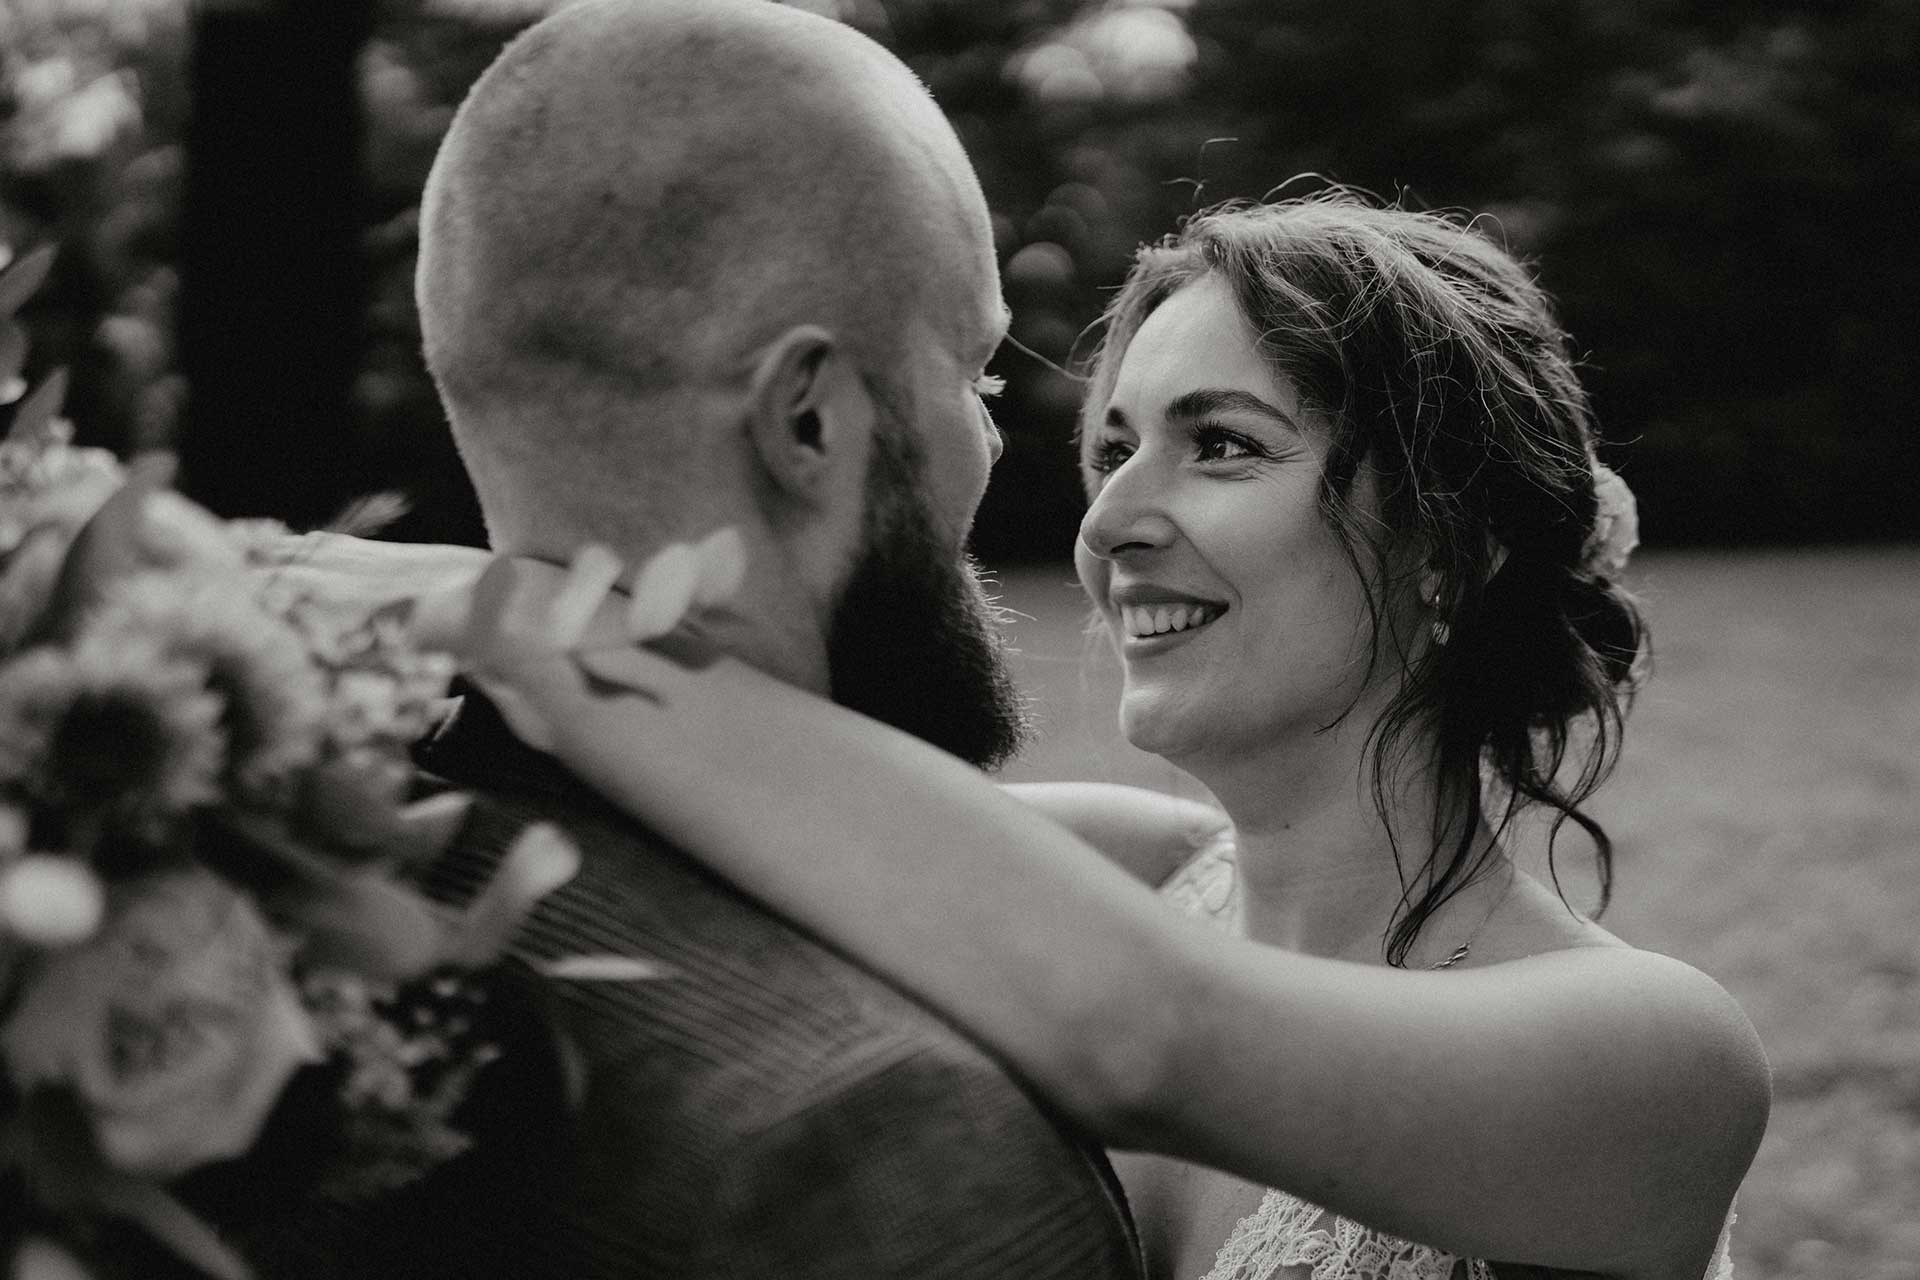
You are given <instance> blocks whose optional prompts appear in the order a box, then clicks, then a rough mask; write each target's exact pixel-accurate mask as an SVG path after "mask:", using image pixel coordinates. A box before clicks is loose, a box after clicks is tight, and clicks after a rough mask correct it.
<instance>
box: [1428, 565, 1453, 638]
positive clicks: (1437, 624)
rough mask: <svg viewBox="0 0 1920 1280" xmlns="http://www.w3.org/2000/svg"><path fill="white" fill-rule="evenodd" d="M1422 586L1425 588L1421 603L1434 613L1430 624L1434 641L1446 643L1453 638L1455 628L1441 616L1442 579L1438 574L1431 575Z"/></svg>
mask: <svg viewBox="0 0 1920 1280" xmlns="http://www.w3.org/2000/svg"><path fill="white" fill-rule="evenodd" d="M1421 586H1422V587H1424V588H1425V590H1424V591H1422V592H1421V599H1420V603H1421V604H1424V605H1426V606H1427V608H1429V609H1431V610H1433V613H1434V618H1433V621H1432V622H1431V623H1429V624H1428V627H1429V629H1430V630H1431V632H1432V633H1433V642H1434V644H1436V645H1444V644H1446V642H1447V641H1449V640H1451V639H1453V628H1452V627H1451V626H1449V625H1448V624H1447V620H1446V619H1445V618H1443V617H1441V616H1440V580H1439V578H1438V576H1437V575H1430V576H1429V577H1428V578H1427V580H1426V581H1425V582H1423V583H1421Z"/></svg>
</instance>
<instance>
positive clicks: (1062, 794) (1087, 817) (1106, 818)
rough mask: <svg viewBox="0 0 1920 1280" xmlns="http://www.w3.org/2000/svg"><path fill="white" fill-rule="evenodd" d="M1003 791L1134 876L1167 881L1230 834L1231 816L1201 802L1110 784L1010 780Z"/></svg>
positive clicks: (1154, 881) (1154, 882) (1147, 880)
mask: <svg viewBox="0 0 1920 1280" xmlns="http://www.w3.org/2000/svg"><path fill="white" fill-rule="evenodd" d="M1001 789H1002V790H1003V791H1005V792H1006V793H1007V794H1008V795H1010V796H1012V797H1013V798H1014V799H1016V800H1018V801H1020V802H1021V803H1022V804H1024V805H1026V806H1027V807H1029V808H1031V809H1036V810H1038V811H1039V812H1041V813H1044V814H1045V815H1046V816H1047V817H1049V818H1052V819H1053V820H1054V821H1055V822H1057V823H1059V824H1060V825H1061V826H1063V827H1065V828H1066V829H1067V830H1069V831H1071V832H1073V834H1075V835H1076V836H1079V837H1080V838H1081V839H1082V840H1084V841H1086V842H1087V843H1088V844H1090V845H1092V846H1093V847H1094V848H1096V849H1098V850H1099V851H1100V852H1101V853H1103V854H1105V855H1106V856H1107V858H1108V859H1110V860H1111V861H1112V862H1114V863H1115V864H1117V865H1118V866H1119V867H1121V868H1122V869H1123V870H1125V871H1126V872H1127V873H1128V874H1129V875H1131V876H1133V878H1134V879H1136V880H1139V881H1141V882H1142V883H1145V884H1150V885H1156V886H1157V885H1163V884H1165V883H1166V882H1167V880H1168V879H1169V878H1171V877H1172V875H1173V873H1174V872H1176V871H1178V870H1179V869H1180V868H1181V867H1183V866H1185V865H1186V864H1187V863H1188V862H1189V861H1191V860H1192V858H1193V856H1194V855H1195V854H1197V853H1199V852H1200V851H1201V850H1202V849H1205V848H1206V847H1207V846H1209V845H1211V844H1213V843H1214V842H1216V841H1218V840H1220V839H1222V838H1224V837H1226V836H1228V835H1229V834H1230V833H1231V831H1232V828H1233V824H1232V823H1230V822H1229V821H1228V820H1227V815H1226V814H1224V813H1222V812H1220V810H1218V809H1216V808H1214V807H1213V806H1212V805H1209V804H1202V803H1200V802H1199V801H1198V800H1183V799H1181V798H1180V797H1178V796H1170V795H1166V794H1164V793H1162V792H1159V791H1149V790H1147V789H1146V788H1144V787H1125V786H1120V785H1118V784H1116V783H1111V782H1008V783H1003V784H1001Z"/></svg>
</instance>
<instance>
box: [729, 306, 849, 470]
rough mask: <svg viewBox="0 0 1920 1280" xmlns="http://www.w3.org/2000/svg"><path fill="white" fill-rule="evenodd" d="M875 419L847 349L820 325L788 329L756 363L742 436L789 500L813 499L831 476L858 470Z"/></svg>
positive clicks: (748, 394)
mask: <svg viewBox="0 0 1920 1280" xmlns="http://www.w3.org/2000/svg"><path fill="white" fill-rule="evenodd" d="M874 416H875V406H874V403H873V397H872V395H871V394H870V393H869V392H868V390H867V387H866V384H865V383H864V382H863V381H862V380H861V378H860V375H859V372H858V370H856V369H855V368H854V367H853V363H852V361H851V360H850V359H849V358H848V356H847V351H846V348H845V347H844V346H843V345H841V344H840V342H839V341H838V340H837V339H835V338H834V336H833V335H832V334H831V333H829V332H828V331H827V330H825V329H822V328H820V327H819V326H818V325H798V326H796V327H794V328H792V329H789V330H787V331H786V332H785V333H783V334H781V335H780V336H779V337H778V338H776V339H775V340H774V341H773V342H772V343H771V344H770V345H769V346H768V347H767V348H766V350H765V351H764V352H762V353H761V356H760V359H759V361H758V362H757V363H756V364H755V365H754V370H753V378H752V382H751V384H750V386H749V389H748V393H747V431H748V434H749V436H750V438H751V439H752V441H753V448H754V452H755V454H756V455H757V456H758V458H759V461H760V466H761V468H762V469H763V470H764V471H765V472H766V474H767V477H768V478H769V479H770V480H772V482H773V484H774V485H775V487H776V488H778V489H779V490H780V491H781V492H783V493H785V494H787V495H789V496H791V497H793V498H795V499H798V500H800V501H803V502H814V501H818V500H819V499H820V498H821V497H822V496H824V494H825V492H826V491H827V490H828V489H829V488H830V487H831V486H830V484H829V482H830V480H831V479H832V477H834V476H835V475H836V474H838V473H840V472H841V470H842V469H843V468H845V467H847V466H849V465H854V466H859V465H861V463H862V460H863V459H864V458H865V457H866V450H867V442H868V437H869V436H871V435H872V432H873V424H874Z"/></svg>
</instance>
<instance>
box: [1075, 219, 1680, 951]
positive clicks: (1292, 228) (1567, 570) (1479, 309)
mask: <svg viewBox="0 0 1920 1280" xmlns="http://www.w3.org/2000/svg"><path fill="white" fill-rule="evenodd" d="M1209 275H1218V276H1219V277H1220V278H1221V279H1222V280H1223V281H1225V282H1226V284H1227V285H1228V286H1229V287H1230V288H1231V290H1232V293H1233V296H1234V298H1235V300H1236V301H1237V302H1238V304H1239V307H1240V310H1241V313H1242V314H1243V315H1244V316H1245V318H1246V319H1247V321H1248V322H1249V324H1250V325H1251V326H1252V329H1253V331H1254V333H1255V334H1256V335H1257V338H1258V343H1259V348H1260V350H1261V351H1262V353H1263V354H1265V355H1266V356H1267V358H1268V359H1270V360H1271V361H1272V362H1273V364H1274V365H1275V367H1276V368H1278V369H1279V370H1280V371H1281V372H1283V373H1284V374H1286V376H1287V377H1289V378H1290V379H1291V380H1292V381H1293V383H1294V384H1295V386H1296V387H1297V388H1298V389H1299V392H1300V394H1301V396H1302V399H1303V401H1304V402H1305V403H1306V404H1308V405H1310V406H1312V407H1314V408H1316V409H1319V410H1320V411H1321V412H1323V413H1324V414H1325V415H1326V416H1327V417H1328V419H1329V420H1330V421H1331V422H1332V423H1333V433H1332V439H1331V441H1330V442H1329V448H1328V450H1327V459H1326V471H1325V475H1324V477H1323V479H1322V483H1321V487H1320V507H1321V511H1322V514H1323V515H1324V516H1325V518H1326V520H1327V523H1328V525H1329V527H1330V528H1332V529H1333V530H1334V532H1335V533H1336V535H1337V536H1338V537H1339V539H1340V542H1341V545H1342V546H1343V547H1344V548H1345V550H1346V553H1347V556H1348V559H1349V560H1350V561H1351V562H1352V564H1353V567H1354V571H1355V573H1356V574H1357V575H1358V576H1359V578H1360V580H1361V581H1362V583H1363V584H1365V586H1366V596H1367V603H1368V610H1369V613H1370V615H1371V616H1370V623H1371V626H1370V632H1369V638H1368V649H1367V656H1368V666H1367V674H1368V677H1369V679H1371V678H1372V677H1373V676H1374V675H1375V674H1376V673H1377V672H1378V671H1379V669H1380V666H1381V663H1382V662H1383V660H1385V659H1386V657H1387V656H1388V655H1389V654H1391V656H1392V658H1393V659H1395V660H1396V661H1397V662H1398V665H1399V667H1400V670H1401V679H1400V682H1399V687H1398V689H1397V690H1396V692H1395V693H1394V696H1393V697H1392V699H1391V701H1390V702H1389V704H1388V705H1387V707H1386V709H1385V710H1384V711H1383V712H1382V714H1381V715H1380V717H1379V719H1378V720H1377V721H1376V722H1375V723H1374V724H1373V725H1372V726H1371V727H1370V729H1369V737H1368V743H1369V746H1370V748H1371V750H1370V757H1371V767H1372V786H1373V796H1374V803H1375V805H1376V806H1377V807H1378V808H1379V810H1380V812H1381V815H1382V817H1383V818H1385V817H1389V813H1390V807H1389V797H1390V795H1391V794H1392V790H1393V782H1394V778H1395V776H1396V773H1397V771H1399V770H1400V769H1402V768H1405V767H1408V766H1411V767H1414V768H1427V767H1432V768H1433V769H1434V770H1435V771H1436V773H1437V777H1438V782H1439V786H1438V799H1437V802H1436V805H1435V811H1434V815H1433V830H1432V840H1431V851H1430V852H1429V853H1428V855H1427V857H1426V859H1425V862H1424V864H1423V865H1422V866H1420V867H1419V868H1418V869H1417V870H1414V871H1413V872H1412V873H1411V874H1409V870H1408V867H1407V865H1406V863H1405V861H1404V860H1403V859H1402V858H1401V849H1400V841H1399V840H1398V838H1396V837H1395V835H1394V833H1393V830H1392V824H1391V821H1389V825H1388V834H1389V839H1390V840H1391V841H1392V844H1393V850H1394V858H1395V861H1396V863H1397V864H1398V865H1399V869H1400V879H1401V884H1402V887H1403V890H1404V892H1403V895H1402V898H1401V909H1400V910H1399V911H1398V912H1396V914H1395V919H1394V921H1393V923H1392V925H1391V926H1390V928H1389V931H1388V933H1387V934H1386V935H1385V937H1384V938H1383V945H1384V949H1385V952H1386V958H1387V960H1388V962H1389V963H1390V964H1396V965H1399V964H1404V963H1405V961H1406V956H1407V953H1408V951H1409V949H1410V948H1411V947H1412V945H1413V942H1414V940H1415V938H1416V937H1417V936H1418V935H1419V932H1420V929H1421V926H1422V925H1423V924H1424V923H1425V922H1426V921H1427V919H1428V918H1429V917H1431V916H1432V915H1433V913H1434V912H1435V911H1436V910H1438V909H1439V908H1440V907H1441V905H1443V904H1444V903H1445V902H1446V901H1447V900H1448V899H1449V898H1450V897H1452V896H1453V895H1454V894H1455V893H1457V892H1459V891H1460V890H1461V889H1462V888H1464V887H1466V885H1468V884H1469V883H1471V882H1472V880H1473V878H1474V876H1475V875H1476V874H1477V873H1478V872H1479V871H1480V870H1481V868H1482V866H1483V865H1484V864H1485V861H1486V859H1487V857H1488V856H1490V853H1491V850H1490V849H1483V850H1479V851H1476V849H1475V837H1476V835H1477V833H1478V829H1479V825H1480V822H1481V819H1482V818H1483V817H1486V818H1488V820H1489V825H1490V826H1491V827H1492V828H1493V830H1494V831H1495V832H1496V834H1497V833H1501V832H1504V831H1505V830H1506V829H1507V828H1508V827H1509V826H1510V825H1511V823H1512V821H1513V819H1514V818H1515V816H1516V815H1517V814H1519V813H1520V812H1521V811H1522V810H1523V809H1525V808H1527V807H1530V806H1535V805H1539V806H1544V807H1545V808H1547V809H1550V810H1552V811H1553V813H1554V819H1553V823H1552V827H1551V833H1550V836H1549V842H1548V857H1549V866H1552V865H1553V863H1552V854H1553V844H1554V840H1555V838H1557V837H1558V835H1559V834H1560V831H1561V828H1562V827H1563V826H1564V825H1565V823H1567V822H1568V821H1572V822H1573V823H1575V824H1576V825H1577V826H1579V827H1581V828H1582V829H1584V830H1585V831H1586V833H1587V834H1588V835H1589V836H1590V837H1591V838H1592V840H1593V844H1594V857H1595V862H1596V864H1597V869H1598V876H1599V888H1600V904H1599V905H1600V907H1601V908H1602V909H1604V907H1605V905H1606V901H1607V897H1608V895H1609V892H1610V890H1611V887H1612V876H1613V846H1612V842H1611V841H1610V840H1609V839H1608V837H1607V834H1606V832H1605V831H1604V830H1603V829H1602V828H1601V826H1600V824H1599V823H1598V822H1596V821H1595V820H1594V819H1593V818H1592V817H1590V816H1589V815H1588V814H1586V813H1585V812H1583V811H1582V809H1581V805H1582V804H1583V803H1584V802H1585V801H1586V800H1587V799H1588V798H1589V797H1590V796H1591V795H1592V793H1593V791H1594V790H1595V788H1597V787H1598V786H1599V785H1600V783H1601V782H1602V781H1603V780H1604V779H1605V777H1606V776H1607V774H1608V773H1609V772H1610V771H1611V770H1612V767H1613V764H1614V762H1615V760H1616V758H1617V756H1618V750H1619V742H1620V735H1621V730H1622V727H1623V724H1624V718H1625V713H1626V708H1627V706H1628V705H1629V704H1630V702H1631V699H1632V693H1633V689H1634V686H1635V682H1636V675H1637V671H1638V662H1637V660H1638V658H1639V655H1640V653H1641V651H1642V649H1643V648H1644V645H1645V627H1644V624H1643V623H1642V620H1641V617H1640V614H1639V611H1638V610H1637V609H1636V608H1635V606H1634V603H1633V601H1632V599H1631V598H1630V597H1629V596H1628V595H1627V594H1626V593H1625V592H1624V591H1622V590H1621V589H1620V587H1619V586H1618V585H1617V584H1616V583H1614V582H1612V581H1609V580H1608V577H1607V576H1606V570H1605V569H1603V568H1601V567H1600V566H1599V564H1598V562H1597V560H1596V558H1594V557H1592V556H1591V555H1590V554H1589V552H1590V548H1591V546H1592V544H1593V541H1594V539H1595V536H1596V517H1597V515H1598V504H1597V500H1596V495H1595V471H1594V466H1595V462H1594V453H1593V447H1594V428H1593V423H1592V419H1591V415H1590V413H1589V409H1588V403H1587V396H1586V392H1585V391H1584V389H1583V388H1582V387H1581V385H1580V380H1579V378H1578V376H1577V375H1576V372H1575V368H1574V361H1573V358H1572V356H1571V354H1570V352H1569V348H1568V342H1567V335H1566V334H1565V333H1564V332H1563V331H1562V330H1561V328H1560V326H1559V324H1558V322H1557V321H1556V320H1555V318H1554V315H1553V310H1552V306H1551V304H1550V302H1549V300H1548V298H1547V296H1546V294H1545V293H1544V292H1543V291H1542V290H1541V288H1540V287H1539V285H1538V284H1537V283H1536V282H1535V281H1534V279H1533V277H1532V275H1531V274H1530V273H1529V272H1528V271H1527V270H1526V268H1524V267H1523V266H1522V265H1521V264H1520V263H1519V262H1517V261H1516V260H1515V259H1514V258H1513V257H1512V256H1511V255H1509V254H1508V253H1507V252H1506V251H1505V250H1504V249H1502V248H1500V247H1499V246H1497V245H1495V244H1493V243H1492V242H1491V241H1489V240H1488V239H1486V238H1485V237H1484V236H1482V235H1481V234H1479V233H1478V232H1477V231H1476V230H1474V228H1473V227H1472V226H1470V225H1464V224H1462V223H1460V222H1457V221H1454V220H1453V219H1451V218H1448V217H1445V216H1442V215H1439V214H1432V213H1417V212H1411V211H1408V210H1403V209H1395V208H1379V207H1375V206H1373V205H1371V204H1368V203H1366V202H1364V201H1363V200H1361V199H1359V198H1356V197H1355V196H1353V195H1351V194H1348V193H1346V192H1344V191H1335V192H1332V193H1328V194H1324V195H1318V196H1313V197H1308V198H1305V199H1297V200H1288V201H1283V202H1279V203H1273V204H1261V205H1244V204H1235V205H1225V206H1221V207H1218V208H1215V209H1210V210H1207V211H1205V212H1203V213H1200V214H1197V215H1195V216H1194V217H1192V218H1191V219H1189V220H1188V221H1187V223H1186V224H1185V225H1184V226H1183V227H1182V229H1181V230H1180V231H1179V232H1178V233H1177V234H1175V235H1173V236H1170V237H1168V238H1167V239H1166V240H1165V241H1163V242H1162V243H1161V244H1159V245H1156V246H1152V247H1149V248H1147V249H1143V250H1142V251H1141V253H1140V256H1139V258H1138V260H1137V261H1136V262H1135V264H1134V268H1133V270H1132V272H1131V273H1130V274H1129V275H1128V278H1127V281H1126V284H1125V285H1124V286H1123V288H1122V289H1121V291H1120V292H1119V294H1118V295H1117V296H1116V297H1115V298H1114V300H1113V302H1112V303H1111V304H1110V305H1109V307H1108V308H1107V312H1106V317H1105V333H1104V337H1103V339H1102V342H1101V346H1100V349H1099V351H1098V352H1097V354H1096V355H1095V358H1094V368H1093V376H1092V379H1091V385H1090V387H1089V394H1088V397H1087V403H1086V408H1085V410H1084V413H1083V418H1082V422H1083V427H1085V426H1090V425H1091V424H1094V423H1097V422H1098V421H1099V419H1100V417H1101V415H1103V414H1104V413H1105V410H1106V402H1107V399H1108V397H1109V396H1110V395H1111V394H1112V391H1113V385H1114V379H1115V377H1116V375H1117V371H1118V367H1119V364H1120V359H1121V357H1122V356H1123V355H1124V354H1125V352H1126V349H1127V345H1128V343H1129V342H1131V341H1132V339H1133V336H1134V334H1135V333H1136V332H1138V330H1139V328H1140V325H1141V324H1142V322H1144V321H1145V319H1146V317H1147V316H1148V315H1149V314H1151V313H1152V311H1153V310H1154V308H1155V307H1157V306H1159V305H1160V303H1162V302H1164V301H1165V300H1166V299H1167V298H1168V297H1170V296H1171V295H1172V294H1173V293H1174V292H1176V291H1177V290H1179V289H1180V288H1181V287H1183V286H1184V285H1187V284H1189V283H1191V282H1193V281H1195V280H1198V279H1200V278H1202V277H1205V276H1209ZM1363 467H1364V468H1366V469H1367V470H1369V471H1370V472H1371V474H1372V477H1373V479H1374V481H1375V485H1376V487H1377V491H1378V495H1379V508H1378V510H1377V511H1360V510H1356V509H1355V506H1354V503H1353V501H1352V493H1353V490H1354V485H1355V481H1356V480H1357V479H1358V478H1359V477H1360V475H1361V474H1362V468H1363ZM1423 579H1424V580H1426V581H1427V582H1428V583H1430V584H1437V600H1428V601H1422V602H1420V605H1430V606H1431V608H1422V607H1420V605H1416V603H1415V599H1416V597H1417V595H1418V594H1420V589H1419V587H1418V585H1417V584H1419V583H1420V582H1421V581H1422V580H1423ZM1409 616H1417V617H1419V619H1420V621H1421V623H1422V624H1425V623H1428V622H1431V623H1434V624H1437V626H1436V627H1435V630H1434V633H1433V634H1434V635H1435V636H1436V637H1437V636H1439V635H1442V634H1444V635H1446V636H1447V639H1446V640H1445V642H1444V643H1426V642H1423V641H1421V640H1420V639H1419V636H1418V632H1419V631H1420V629H1421V628H1418V627H1408V626H1407V625H1405V624H1404V620H1405V619H1406V618H1407V617H1409ZM1342 718H1344V717H1342ZM1336 723H1337V721H1336ZM1328 727H1331V726H1328ZM1429 741H1431V743H1432V746H1433V749H1434V754H1433V755H1431V756H1429V755H1428V754H1426V752H1425V751H1424V750H1423V748H1424V747H1425V746H1426V745H1427V744H1428V742H1429ZM1489 807H1491V809H1492V810H1493V812H1492V813H1489V812H1488V809H1489ZM1555 881H1556V886H1557V884H1558V875H1557V870H1556V874H1555Z"/></svg>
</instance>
